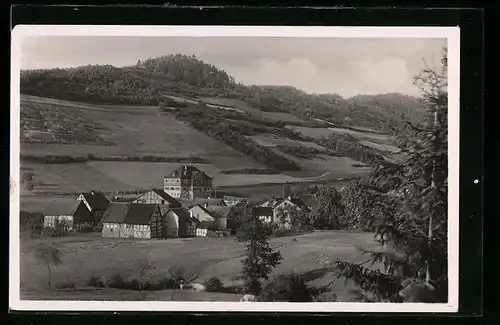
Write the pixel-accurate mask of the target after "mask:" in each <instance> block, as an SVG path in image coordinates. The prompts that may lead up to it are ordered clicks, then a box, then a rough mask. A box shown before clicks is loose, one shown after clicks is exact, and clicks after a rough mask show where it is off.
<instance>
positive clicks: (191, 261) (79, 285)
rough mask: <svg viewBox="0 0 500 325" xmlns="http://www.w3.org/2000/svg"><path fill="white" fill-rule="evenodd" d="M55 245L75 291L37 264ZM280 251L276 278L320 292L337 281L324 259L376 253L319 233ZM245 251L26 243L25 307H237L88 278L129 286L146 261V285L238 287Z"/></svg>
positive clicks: (85, 239)
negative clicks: (77, 303) (113, 285)
mask: <svg viewBox="0 0 500 325" xmlns="http://www.w3.org/2000/svg"><path fill="white" fill-rule="evenodd" d="M51 241H54V242H55V243H56V244H57V246H58V247H59V249H61V250H62V251H63V253H64V257H63V258H64V264H63V265H61V266H59V267H57V268H54V269H53V272H52V273H53V282H54V284H55V287H57V284H58V283H62V282H72V283H74V284H75V287H76V291H73V290H61V289H53V290H49V289H48V286H47V270H46V268H45V267H44V266H43V265H40V263H39V261H37V259H36V258H35V255H34V252H35V250H36V248H38V247H42V246H44V245H48V244H50V243H51ZM272 246H273V247H274V248H277V249H279V251H280V252H281V254H282V256H283V261H282V263H281V264H280V265H279V266H278V267H276V268H275V269H274V270H273V274H278V273H282V272H292V271H294V272H298V273H301V274H303V276H304V278H305V279H306V281H307V283H308V285H310V286H314V287H322V286H325V285H327V284H328V283H329V282H331V281H333V280H334V279H335V278H336V273H335V272H334V271H333V270H332V269H330V268H329V267H328V265H324V264H322V262H321V261H322V256H328V258H329V259H331V260H335V259H337V258H339V259H342V260H348V261H353V262H356V261H357V262H361V261H363V259H366V256H362V255H361V249H377V247H378V246H377V244H376V243H375V241H374V240H373V238H372V235H371V234H367V233H348V232H342V231H335V232H332V231H317V232H314V233H310V234H304V235H299V236H294V237H281V238H275V239H273V240H272ZM244 255H245V250H244V245H243V244H242V243H240V242H237V241H235V240H233V239H228V238H224V239H215V238H192V239H172V240H125V239H109V238H101V237H99V234H81V235H74V236H73V235H72V236H68V237H59V238H54V239H47V238H40V239H25V240H23V241H22V242H21V260H20V263H21V270H22V271H21V279H20V280H21V299H80V300H82V299H89V300H93V299H95V300H118V299H119V300H172V298H171V297H172V296H174V299H175V300H219V301H238V300H239V298H240V297H241V295H238V294H227V293H226V294H220V293H208V292H206V293H204V292H202V293H195V292H190V291H189V290H186V291H184V292H179V290H162V291H152V292H151V291H149V292H137V291H132V290H118V289H108V288H105V289H98V290H97V289H92V290H90V288H88V286H87V285H86V282H87V280H88V279H89V278H90V277H91V276H100V277H104V278H105V277H110V276H112V275H113V274H114V273H116V272H119V273H120V274H121V275H122V276H123V277H124V278H125V279H126V278H129V277H137V276H138V266H139V265H140V263H139V261H140V260H142V259H144V258H147V259H148V260H149V261H150V262H151V263H152V265H153V266H154V270H152V272H151V274H150V275H149V277H148V278H150V279H152V280H154V279H160V278H162V277H165V276H166V275H167V270H168V269H169V267H171V266H172V265H182V266H183V267H184V268H185V269H186V270H187V271H188V272H190V273H192V274H195V275H196V276H197V277H196V279H195V280H194V282H195V283H203V282H204V281H205V280H207V279H209V278H210V277H213V276H217V277H219V278H220V280H221V281H222V283H223V284H224V285H225V286H234V285H238V284H239V280H236V277H237V276H238V275H239V274H240V272H241V260H242V259H243V257H244ZM330 288H331V290H333V291H334V292H335V293H336V294H337V295H338V301H352V300H353V299H355V295H353V293H352V292H351V290H352V289H355V287H354V286H353V284H352V283H347V284H345V283H344V280H343V279H338V280H336V281H334V282H333V283H332V284H331V287H330Z"/></svg>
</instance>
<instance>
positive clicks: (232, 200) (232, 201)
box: [222, 196, 244, 207]
mask: <svg viewBox="0 0 500 325" xmlns="http://www.w3.org/2000/svg"><path fill="white" fill-rule="evenodd" d="M222 200H223V201H224V204H225V205H227V206H229V207H230V206H233V205H237V204H238V203H241V202H243V201H244V198H241V197H237V196H224V197H223V198H222Z"/></svg>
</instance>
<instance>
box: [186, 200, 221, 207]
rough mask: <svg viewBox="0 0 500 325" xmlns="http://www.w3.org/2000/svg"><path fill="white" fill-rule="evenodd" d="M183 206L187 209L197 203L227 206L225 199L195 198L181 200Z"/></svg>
mask: <svg viewBox="0 0 500 325" xmlns="http://www.w3.org/2000/svg"><path fill="white" fill-rule="evenodd" d="M180 202H181V203H182V206H183V207H185V208H186V209H191V208H192V207H194V206H195V205H198V204H199V205H203V206H207V205H208V206H227V205H226V202H224V200H223V199H194V200H181V201H180Z"/></svg>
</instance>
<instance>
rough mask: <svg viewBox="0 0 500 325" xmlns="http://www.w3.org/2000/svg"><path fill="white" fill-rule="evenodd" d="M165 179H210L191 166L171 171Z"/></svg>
mask: <svg viewBox="0 0 500 325" xmlns="http://www.w3.org/2000/svg"><path fill="white" fill-rule="evenodd" d="M165 177H166V178H169V177H179V178H183V179H192V178H193V177H201V178H209V179H211V177H210V176H208V175H207V174H205V173H204V172H202V171H201V170H199V169H198V168H196V167H195V166H193V165H183V166H181V167H179V168H177V169H174V170H173V171H171V172H170V173H169V174H168V175H167V176H165Z"/></svg>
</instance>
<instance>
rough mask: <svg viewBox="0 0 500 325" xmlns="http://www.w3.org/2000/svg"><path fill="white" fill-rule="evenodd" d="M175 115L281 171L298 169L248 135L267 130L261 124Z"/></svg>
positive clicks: (185, 114)
mask: <svg viewBox="0 0 500 325" xmlns="http://www.w3.org/2000/svg"><path fill="white" fill-rule="evenodd" d="M177 117H178V118H179V119H180V120H184V121H187V122H189V123H190V124H191V126H193V127H194V128H195V129H197V130H199V131H201V132H203V133H205V134H207V135H208V136H210V137H212V138H214V139H216V140H219V141H221V142H224V143H225V144H227V145H229V146H230V147H232V148H233V149H235V150H237V151H240V152H242V153H244V154H246V155H248V156H250V157H252V158H254V159H255V160H257V161H258V162H260V163H262V164H265V165H267V166H270V167H272V168H274V169H277V170H283V171H297V170H300V166H299V165H297V163H295V161H292V160H288V159H286V158H285V157H283V156H281V155H279V154H277V153H275V152H274V151H272V150H271V149H270V148H267V147H262V146H260V145H259V144H257V143H256V142H255V141H254V140H252V139H251V138H249V137H248V135H252V134H255V132H267V131H268V129H266V128H263V127H262V126H259V125H257V124H255V125H253V126H252V125H249V124H248V123H245V122H243V121H240V123H235V121H234V120H230V121H228V120H223V119H219V118H217V117H214V116H211V115H208V116H207V115H203V114H202V113H200V112H199V113H194V114H193V112H187V111H177Z"/></svg>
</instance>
